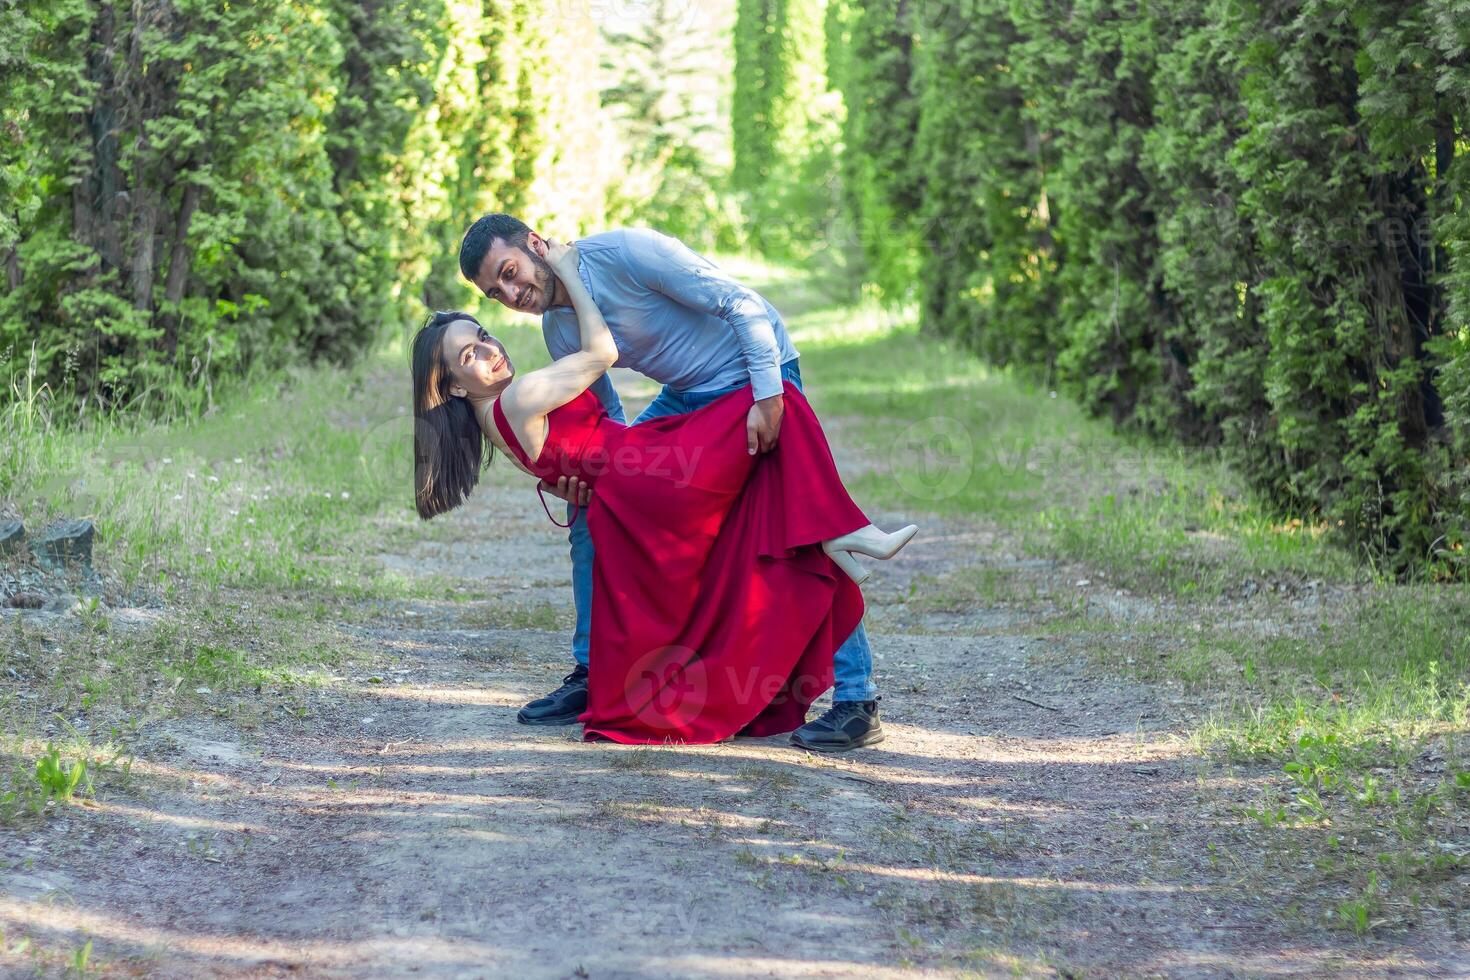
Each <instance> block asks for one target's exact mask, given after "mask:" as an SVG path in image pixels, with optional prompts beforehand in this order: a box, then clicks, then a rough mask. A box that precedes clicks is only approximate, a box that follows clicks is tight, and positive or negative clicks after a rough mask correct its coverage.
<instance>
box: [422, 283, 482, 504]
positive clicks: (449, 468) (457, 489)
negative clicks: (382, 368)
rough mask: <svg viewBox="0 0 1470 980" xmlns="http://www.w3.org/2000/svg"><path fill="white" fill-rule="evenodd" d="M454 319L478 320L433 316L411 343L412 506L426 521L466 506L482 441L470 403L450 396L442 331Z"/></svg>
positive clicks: (477, 475)
mask: <svg viewBox="0 0 1470 980" xmlns="http://www.w3.org/2000/svg"><path fill="white" fill-rule="evenodd" d="M456 320H468V321H469V322H471V323H473V324H475V325H476V326H479V325H480V321H478V320H476V319H475V318H474V317H472V316H470V315H469V314H468V313H460V312H457V311H453V310H450V311H443V312H439V313H434V314H432V315H431V316H430V317H429V319H428V320H427V321H426V322H425V323H424V325H423V326H422V327H420V328H419V332H418V333H417V334H415V335H414V338H413V416H414V425H413V483H414V506H416V507H417V508H418V512H419V516H420V517H422V518H423V519H424V520H428V519H429V518H431V517H434V516H436V515H438V514H442V513H444V512H445V511H447V510H452V509H453V508H455V507H458V506H459V505H460V504H462V503H464V501H465V498H466V497H468V496H469V495H470V491H471V490H473V489H474V488H475V485H476V484H477V483H479V482H480V471H481V470H482V469H483V468H484V466H485V462H484V447H485V436H484V434H483V433H482V432H481V431H480V423H479V421H478V420H476V418H475V409H474V406H473V405H471V404H470V401H469V399H468V398H455V397H454V396H453V395H451V394H450V393H449V385H450V382H451V379H450V375H449V367H448V365H447V364H446V363H445V361H444V355H443V353H442V352H441V351H442V346H441V345H442V343H443V341H444V331H445V330H447V329H448V327H449V325H450V324H451V323H453V322H454V321H456Z"/></svg>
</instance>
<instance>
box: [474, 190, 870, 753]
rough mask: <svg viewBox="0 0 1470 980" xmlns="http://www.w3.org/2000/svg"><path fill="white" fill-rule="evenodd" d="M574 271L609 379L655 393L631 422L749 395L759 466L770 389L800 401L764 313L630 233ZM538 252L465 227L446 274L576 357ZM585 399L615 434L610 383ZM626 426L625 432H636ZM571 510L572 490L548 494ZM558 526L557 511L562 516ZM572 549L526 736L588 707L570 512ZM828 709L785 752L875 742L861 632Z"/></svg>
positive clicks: (691, 257) (584, 605)
mask: <svg viewBox="0 0 1470 980" xmlns="http://www.w3.org/2000/svg"><path fill="white" fill-rule="evenodd" d="M577 251H578V252H579V253H580V254H581V262H580V268H579V271H580V273H581V276H582V281H583V283H584V284H585V285H586V287H587V290H588V292H590V293H591V294H592V298H593V299H594V300H596V302H597V306H598V308H599V309H600V310H601V311H602V315H603V318H604V319H605V320H606V321H607V324H608V327H609V328H610V329H611V330H612V334H613V338H614V340H615V341H616V342H617V346H618V354H619V356H618V361H617V366H620V367H626V368H631V369H633V370H635V371H638V372H639V373H640V374H644V375H647V376H648V377H650V378H652V379H653V380H654V381H657V382H659V383H660V384H662V385H663V386H664V387H663V390H662V391H661V392H659V394H658V397H656V398H655V399H654V400H653V402H652V403H651V404H650V405H649V406H648V407H647V408H646V409H644V410H643V413H642V414H641V415H639V416H638V419H637V422H643V421H646V420H648V419H653V418H659V417H661V416H665V415H675V414H680V413H683V412H691V411H694V410H695V409H697V408H700V407H702V406H704V405H708V404H709V403H710V402H713V401H715V400H716V399H718V398H719V397H720V396H722V395H725V394H728V393H729V392H731V391H733V390H735V389H737V388H742V387H744V386H745V385H750V386H752V388H753V394H754V396H755V403H754V404H753V405H752V406H751V409H750V413H749V415H748V417H747V419H746V438H747V447H748V449H749V451H750V452H751V453H752V454H754V453H757V452H770V451H771V450H772V449H774V448H775V447H776V442H777V440H778V439H779V438H780V433H781V416H782V411H783V406H782V390H783V388H782V383H783V381H790V382H791V383H792V384H794V385H796V386H797V387H798V388H800V387H801V372H800V369H799V367H798V364H797V353H796V348H795V347H793V346H792V344H791V338H790V337H788V336H787V334H786V325H785V324H784V323H783V322H782V321H781V317H780V315H779V314H778V313H777V312H776V310H775V308H774V307H772V306H771V304H770V303H768V302H766V300H765V299H764V298H762V297H761V296H760V295H759V294H758V293H756V292H755V291H754V290H752V289H749V288H748V287H746V286H743V285H741V284H740V283H738V282H736V281H735V280H734V279H732V278H730V276H728V275H727V274H726V273H724V272H723V271H722V270H720V269H719V268H717V267H716V266H715V265H714V264H713V263H711V262H710V261H709V260H708V259H705V258H704V257H702V256H700V255H697V254H696V253H694V252H693V251H691V250H690V249H689V248H688V247H687V246H685V245H684V244H683V243H682V242H680V241H678V240H677V239H674V238H670V237H669V236H667V235H662V234H659V233H658V232H655V231H650V230H648V229H643V228H627V229H621V230H617V231H609V232H603V233H601V234H598V235H593V236H591V237H589V238H583V239H579V240H578V241H577ZM545 255H546V242H545V240H544V239H542V238H541V236H540V235H538V234H536V233H535V232H534V231H532V230H531V229H530V228H529V227H528V226H527V225H526V224H525V223H523V222H522V221H520V220H518V219H517V218H514V217H512V216H510V215H508V214H490V215H486V216H485V217H483V218H481V219H479V220H478V221H476V222H475V223H474V224H473V225H472V226H471V227H470V230H469V231H468V232H466V233H465V237H464V241H463V243H461V245H460V251H459V267H460V271H461V272H462V273H463V274H464V276H465V278H466V279H468V280H470V282H472V283H474V284H475V286H477V287H478V288H479V289H480V291H481V292H483V293H484V294H485V295H486V296H488V297H489V298H491V299H493V300H497V301H499V302H500V303H501V304H502V305H504V306H506V307H508V308H510V309H512V310H516V311H518V312H521V313H532V314H540V316H541V331H542V335H543V336H544V337H545V340H546V349H547V350H548V351H550V352H551V356H552V357H555V358H561V357H565V356H567V355H568V354H570V353H572V352H573V351H575V350H577V349H578V330H577V318H576V313H575V311H574V310H573V309H572V307H571V303H570V300H569V299H568V298H567V296H566V291H565V287H564V286H563V285H562V283H561V282H560V281H559V280H558V279H557V276H556V274H555V273H554V272H553V271H552V269H551V266H550V264H549V263H548V262H547V261H546V259H545V258H544V256H545ZM592 391H593V392H595V393H596V395H597V397H598V398H600V399H601V400H602V403H603V405H604V406H605V407H606V408H607V411H608V414H609V415H610V416H612V417H613V418H614V419H617V420H618V421H620V422H621V421H625V416H624V414H623V406H622V402H621V401H620V400H619V398H618V395H617V392H616V391H615V390H614V388H613V385H612V381H611V379H610V378H608V377H607V376H605V375H604V376H603V377H602V379H601V380H599V381H598V382H597V384H595V385H593V387H592ZM637 422H635V423H634V424H637ZM547 489H549V490H551V491H552V492H555V493H557V494H558V495H559V496H562V497H564V498H567V499H570V500H575V501H576V502H578V503H583V504H585V503H586V502H587V499H588V498H587V491H586V489H585V487H581V486H578V485H575V484H574V485H572V486H570V487H568V486H567V485H566V484H565V482H563V483H561V484H560V485H559V486H558V487H549V486H548V487H547ZM570 514H571V511H570V505H569V516H570ZM569 538H570V541H571V546H572V549H571V551H572V598H573V603H574V605H575V608H576V613H577V626H576V631H575V633H574V634H573V637H572V655H573V658H574V659H575V660H576V667H575V669H574V670H573V671H572V672H571V673H570V674H568V675H567V676H566V678H565V679H564V681H563V683H562V686H561V687H559V688H557V689H556V690H555V691H552V692H551V693H550V694H548V695H547V696H546V697H544V698H538V699H537V700H535V701H532V702H531V703H530V704H527V705H526V706H525V707H524V708H522V709H521V712H520V714H519V715H518V716H517V719H518V720H519V721H520V722H521V723H522V724H526V725H570V724H574V723H575V722H576V720H577V716H578V715H580V714H581V713H582V711H583V710H584V709H585V708H586V706H587V659H588V649H589V646H590V626H591V623H590V620H591V609H592V557H593V550H592V540H591V536H590V535H589V534H588V532H587V518H586V515H585V511H582V510H580V509H579V510H578V512H577V514H576V516H575V519H574V520H573V521H572V525H571V530H570V533H569ZM834 667H835V674H836V683H835V688H834V690H833V704H832V707H831V709H829V710H828V711H827V712H826V713H825V714H823V715H822V716H821V717H820V718H817V719H815V720H813V721H810V722H807V723H806V724H805V725H803V726H802V727H801V728H799V729H797V730H796V731H795V732H793V733H792V736H791V740H792V741H793V742H794V743H795V744H797V745H799V746H801V747H803V748H807V749H812V750H815V751H819V752H842V751H846V750H848V749H855V748H859V747H861V746H864V745H872V744H873V743H875V742H880V741H882V740H883V737H884V734H883V726H882V723H881V722H880V721H879V718H878V701H877V696H878V695H877V686H876V685H875V684H874V683H873V678H872V674H873V657H872V651H871V649H870V648H869V646H868V637H867V633H866V631H864V629H863V627H862V626H861V625H859V626H858V628H857V630H856V631H855V632H854V633H853V635H852V636H851V637H849V638H848V639H847V641H846V642H845V643H843V644H842V646H841V647H839V648H838V650H837V653H836V655H835V657H834Z"/></svg>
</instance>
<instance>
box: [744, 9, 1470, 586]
mask: <svg viewBox="0 0 1470 980" xmlns="http://www.w3.org/2000/svg"><path fill="white" fill-rule="evenodd" d="M834 2H835V0H834ZM842 4H843V10H842V13H841V15H840V17H841V20H842V22H843V24H844V25H845V29H844V30H840V31H832V30H829V32H828V42H829V51H828V60H829V61H830V62H831V63H832V64H833V65H834V66H837V67H840V69H841V70H840V71H834V77H833V81H834V83H835V84H837V86H838V87H839V88H840V90H841V92H842V94H843V97H844V102H845V105H846V111H847V128H846V130H845V141H846V151H845V152H846V156H845V158H844V160H843V163H842V168H841V173H842V175H843V178H844V183H845V185H846V186H845V187H844V190H843V194H842V197H841V199H842V201H843V202H844V206H845V208H846V209H847V211H848V212H849V214H850V215H851V217H852V220H853V221H855V222H857V223H859V224H863V225H869V224H871V222H873V221H875V220H876V221H880V222H884V223H885V224H886V225H887V226H888V227H889V228H890V232H889V233H888V234H884V235H880V236H876V237H870V236H865V238H864V243H865V246H866V248H865V253H866V256H867V260H868V261H867V267H868V273H867V274H868V275H869V277H870V278H872V279H873V280H874V282H876V283H877V284H878V285H879V286H880V287H881V289H882V292H883V293H884V294H886V295H895V296H902V295H903V292H904V290H903V284H904V281H905V279H904V277H905V272H904V270H905V269H906V268H907V267H906V266H905V261H906V259H908V258H909V255H906V254H905V253H904V251H903V250H899V251H898V252H897V253H895V252H894V250H893V249H892V248H891V245H892V243H893V242H895V241H898V242H902V241H903V240H904V237H905V235H906V234H908V226H907V225H905V224H904V223H903V222H902V221H898V222H896V223H895V221H894V218H893V216H894V215H897V216H899V218H902V217H903V216H907V215H916V216H917V217H916V218H915V222H916V225H915V227H914V229H913V233H914V235H916V236H917V241H918V242H920V243H921V244H920V245H918V246H917V247H914V248H913V250H912V253H911V257H912V261H913V262H915V263H917V264H918V265H917V268H918V273H917V275H918V280H919V284H920V291H921V299H922V310H923V316H924V320H925V323H926V325H927V326H928V327H929V328H931V329H934V330H937V331H939V332H942V333H946V334H949V335H953V336H957V337H961V338H963V339H964V340H966V341H967V342H969V343H971V344H972V345H973V346H974V347H975V348H976V349H977V350H978V351H979V352H981V353H982V354H983V355H984V356H986V357H988V358H990V359H993V360H995V361H997V362H1000V363H1006V364H1013V365H1016V366H1017V367H1018V369H1020V370H1022V371H1023V372H1026V373H1030V374H1033V375H1034V376H1036V377H1037V378H1038V379H1043V380H1045V381H1046V382H1047V383H1048V384H1051V385H1053V386H1056V387H1059V388H1061V389H1062V390H1065V391H1067V392H1069V393H1071V394H1072V395H1074V396H1075V397H1077V398H1079V399H1081V400H1082V402H1083V403H1084V404H1085V405H1087V406H1088V407H1089V408H1091V409H1092V410H1093V411H1096V412H1099V413H1104V414H1107V415H1110V416H1111V417H1112V418H1113V419H1115V420H1116V421H1117V422H1119V423H1120V424H1124V425H1127V426H1130V427H1135V428H1138V429H1140V430H1143V431H1145V432H1148V433H1151V434H1156V435H1164V436H1171V437H1175V438H1179V439H1182V440H1185V441H1188V442H1191V443H1203V444H1218V445H1220V446H1221V447H1222V448H1223V450H1224V452H1225V453H1226V454H1227V456H1228V458H1230V459H1231V460H1232V461H1233V462H1234V463H1235V464H1236V465H1237V466H1239V467H1240V468H1241V469H1242V470H1243V471H1244V472H1246V473H1247V474H1248V475H1249V476H1250V477H1251V479H1252V480H1253V481H1254V482H1255V483H1256V484H1257V485H1258V486H1260V487H1262V488H1263V489H1264V490H1266V491H1267V492H1268V493H1269V494H1271V495H1272V496H1273V497H1274V498H1275V499H1277V500H1278V501H1280V502H1281V503H1282V504H1283V506H1285V507H1286V508H1288V509H1290V510H1291V511H1294V512H1296V513H1316V514H1319V515H1321V518H1322V519H1323V520H1324V521H1325V522H1326V523H1327V524H1328V525H1329V526H1331V527H1333V528H1337V529H1340V530H1341V531H1342V532H1343V533H1345V534H1346V535H1347V536H1349V537H1350V538H1351V539H1352V540H1354V541H1356V542H1358V543H1360V544H1361V545H1363V546H1365V547H1366V548H1367V549H1368V551H1369V552H1370V553H1371V554H1372V555H1375V556H1378V557H1380V558H1383V559H1386V560H1387V561H1389V562H1390V563H1391V564H1392V565H1393V566H1394V567H1396V568H1398V569H1399V570H1416V569H1424V568H1426V567H1428V568H1431V569H1433V570H1435V571H1436V572H1437V573H1440V574H1460V575H1463V574H1466V573H1467V570H1470V569H1467V565H1466V564H1465V560H1464V558H1465V552H1464V548H1465V546H1466V538H1467V536H1470V217H1467V209H1466V207H1465V204H1466V201H1465V193H1466V186H1465V185H1466V181H1467V179H1470V178H1467V170H1470V144H1467V130H1470V2H1467V0H1417V2H1414V3H1403V2H1397V0H1207V2H1204V3H1193V2H1186V0H1168V2H1160V3H1154V4H1146V5H1140V4H1132V3H1119V2H1116V0H1044V2H1028V3H1021V2H1016V0H919V2H914V0H842ZM834 39H835V40H834ZM834 43H836V44H839V45H845V46H846V49H845V51H842V52H834V51H833V50H832V45H833V44H834ZM744 70H745V69H744V66H741V69H740V71H741V72H742V73H743V72H744ZM767 71H768V70H767ZM738 84H739V75H737V85H738ZM894 227H897V228H899V229H900V230H901V232H902V233H901V234H898V235H895V234H893V233H892V231H891V229H892V228H894Z"/></svg>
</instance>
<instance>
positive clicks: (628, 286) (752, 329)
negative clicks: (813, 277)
mask: <svg viewBox="0 0 1470 980" xmlns="http://www.w3.org/2000/svg"><path fill="white" fill-rule="evenodd" d="M576 245H577V251H578V252H579V253H580V255H581V261H580V262H578V271H579V272H580V273H581V275H582V282H583V284H585V285H586V287H587V292H589V293H590V294H591V295H592V298H593V300H595V301H596V302H597V308H598V309H599V310H601V311H602V318H603V319H604V320H606V321H607V325H608V329H610V330H611V331H612V335H613V340H614V341H615V342H616V343H617V346H618V360H617V366H618V367H625V368H631V369H633V370H634V371H637V372H638V373H639V374H643V375H646V376H648V377H650V378H652V379H653V380H654V381H657V382H659V383H660V384H664V385H668V386H669V387H671V388H673V389H675V390H677V391H683V392H700V391H714V390H716V389H719V388H730V387H734V386H736V385H740V384H744V383H745V381H746V380H747V379H748V380H749V381H750V384H751V386H752V388H753V391H754V394H755V397H756V398H768V397H770V396H771V395H779V394H780V393H781V365H782V364H785V363H786V362H787V361H791V360H795V359H796V356H797V354H796V348H795V347H794V346H792V343H791V338H790V337H789V336H787V333H786V325H785V324H784V323H783V322H781V316H780V314H778V313H777V312H776V308H775V307H773V306H772V305H771V304H770V303H768V302H766V300H765V299H764V298H763V297H762V296H761V295H760V294H759V293H757V292H756V291H755V290H753V289H751V288H750V287H748V286H743V285H741V284H740V283H738V282H736V281H735V280H734V279H732V278H730V276H729V275H728V274H727V273H725V272H724V271H723V270H721V269H720V268H719V267H717V266H716V265H715V264H714V263H713V262H711V261H709V260H708V259H706V258H704V257H703V256H702V255H699V254H697V253H695V252H694V251H692V250H691V249H690V248H689V247H688V246H687V245H685V244H684V243H683V242H681V241H679V240H678V239H677V238H670V237H669V236H668V235H664V234H660V233H659V232H656V231H651V230H649V229H647V228H624V229H619V230H617V231H608V232H603V233H601V234H597V235H591V236H589V237H587V238H579V239H577V241H576ZM541 333H542V335H543V336H544V337H545V338H546V349H547V350H548V351H550V352H551V356H552V357H554V358H561V357H566V356H567V355H568V354H572V353H574V352H576V351H577V350H578V349H580V347H581V346H582V345H581V339H580V334H579V331H578V329H577V314H576V311H575V310H574V309H572V307H570V306H554V307H552V308H551V309H549V310H547V311H546V312H545V313H543V314H542V315H541ZM593 390H594V391H595V392H596V393H597V395H598V397H600V398H601V399H602V401H603V403H604V404H607V405H608V406H609V408H611V407H612V405H611V404H609V403H610V401H611V402H612V403H616V399H617V396H616V394H614V393H613V388H612V383H611V382H610V381H609V380H608V378H607V377H606V376H605V375H604V376H603V378H602V379H601V380H600V381H599V382H598V383H597V384H596V385H594V386H593Z"/></svg>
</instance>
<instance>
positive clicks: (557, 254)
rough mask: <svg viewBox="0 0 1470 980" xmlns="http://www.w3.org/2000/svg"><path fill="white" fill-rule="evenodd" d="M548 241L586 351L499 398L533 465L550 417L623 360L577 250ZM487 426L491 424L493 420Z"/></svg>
mask: <svg viewBox="0 0 1470 980" xmlns="http://www.w3.org/2000/svg"><path fill="white" fill-rule="evenodd" d="M546 241H547V252H546V258H547V261H548V262H550V263H551V267H552V269H553V270H555V272H556V274H557V276H558V278H560V279H561V281H562V284H563V286H565V288H566V291H567V296H568V297H569V298H570V299H571V301H572V308H573V309H575V310H576V312H577V328H578V331H579V332H580V335H581V341H582V347H581V349H580V350H578V351H577V352H576V353H574V354H569V355H567V356H566V357H563V358H561V359H560V360H558V361H553V362H552V363H551V364H550V365H548V366H547V367H544V368H541V369H540V370H538V371H530V372H528V373H526V374H524V375H519V376H517V377H516V379H515V380H514V381H512V382H511V383H510V384H509V385H508V386H507V387H506V389H505V391H504V392H503V393H502V394H501V396H500V408H501V411H503V412H505V418H506V421H508V422H509V423H510V425H511V428H512V429H514V430H515V433H516V436H517V437H518V438H519V439H521V443H522V445H521V448H523V449H524V450H525V451H526V454H527V455H528V456H530V457H531V458H532V459H534V458H535V457H536V456H537V455H539V454H540V452H541V447H542V445H544V444H545V442H546V416H547V415H548V414H549V413H550V412H551V411H553V410H554V409H557V408H560V407H561V406H563V405H565V404H566V403H567V402H569V401H571V400H572V399H573V398H576V397H577V396H578V395H580V394H581V393H582V392H584V391H586V390H587V389H588V388H589V387H590V386H591V385H592V383H593V382H594V381H596V380H597V379H598V378H600V377H602V376H603V375H604V374H605V373H607V369H608V368H610V367H612V366H613V362H615V361H616V360H617V359H618V348H617V345H616V344H615V343H614V342H613V336H612V331H610V330H609V329H608V328H607V321H606V320H604V319H603V318H602V311H601V310H599V309H598V308H597V304H596V303H595V302H594V301H593V299H592V294H590V293H589V292H587V287H586V286H584V285H583V284H582V277H581V275H580V274H579V273H578V272H577V263H578V261H579V257H578V255H577V251H576V249H575V248H574V247H572V246H568V245H563V244H561V243H560V242H557V241H554V240H552V239H547V240H546ZM484 421H489V419H488V416H487V417H486V418H485V420H484ZM483 424H484V423H483V422H482V426H483Z"/></svg>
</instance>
